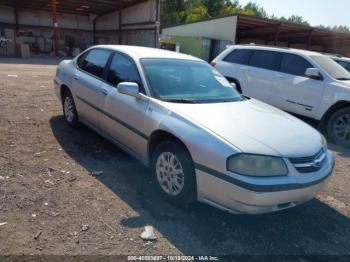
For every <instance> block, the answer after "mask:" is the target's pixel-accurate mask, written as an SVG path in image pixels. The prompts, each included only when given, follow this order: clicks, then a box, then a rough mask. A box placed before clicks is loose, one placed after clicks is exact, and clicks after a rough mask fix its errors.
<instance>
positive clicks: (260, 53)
mask: <svg viewBox="0 0 350 262" xmlns="http://www.w3.org/2000/svg"><path fill="white" fill-rule="evenodd" d="M281 57H282V54H281V53H278V52H274V51H264V50H256V51H254V53H253V54H252V56H251V57H250V60H249V65H250V66H254V67H259V68H263V69H268V70H278V69H279V67H280V64H281Z"/></svg>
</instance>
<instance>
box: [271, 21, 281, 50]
mask: <svg viewBox="0 0 350 262" xmlns="http://www.w3.org/2000/svg"><path fill="white" fill-rule="evenodd" d="M280 27H281V26H280V24H278V25H277V26H276V31H275V38H274V40H273V43H274V45H275V46H277V43H278V39H279V35H280Z"/></svg>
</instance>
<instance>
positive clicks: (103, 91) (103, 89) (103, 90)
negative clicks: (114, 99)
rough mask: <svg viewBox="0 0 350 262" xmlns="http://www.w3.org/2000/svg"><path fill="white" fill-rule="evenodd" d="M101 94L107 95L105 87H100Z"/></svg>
mask: <svg viewBox="0 0 350 262" xmlns="http://www.w3.org/2000/svg"><path fill="white" fill-rule="evenodd" d="M101 94H102V95H105V96H106V95H108V90H107V89H105V88H102V89H101Z"/></svg>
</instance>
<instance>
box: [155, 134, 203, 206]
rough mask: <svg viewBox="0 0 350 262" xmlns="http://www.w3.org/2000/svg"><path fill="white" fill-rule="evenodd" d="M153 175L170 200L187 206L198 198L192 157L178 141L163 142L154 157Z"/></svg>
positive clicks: (160, 189) (160, 190)
mask: <svg viewBox="0 0 350 262" xmlns="http://www.w3.org/2000/svg"><path fill="white" fill-rule="evenodd" d="M152 175H153V180H154V182H155V184H156V185H157V188H158V191H159V192H160V193H161V194H162V195H163V196H164V197H165V198H166V199H167V200H169V201H171V202H173V203H176V204H180V205H182V206H187V205H188V204H190V203H192V202H194V201H195V200H196V193H197V191H196V179H195V171H194V166H193V162H192V158H191V156H190V154H189V153H188V151H187V150H186V149H185V148H184V146H182V145H181V144H180V143H178V142H176V141H164V142H161V143H160V144H159V145H158V146H157V148H156V149H155V152H154V154H153V157H152Z"/></svg>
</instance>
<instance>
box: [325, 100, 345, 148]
mask: <svg viewBox="0 0 350 262" xmlns="http://www.w3.org/2000/svg"><path fill="white" fill-rule="evenodd" d="M327 134H328V136H329V137H330V138H331V139H332V141H333V142H334V143H336V144H337V145H341V146H346V147H350V107H347V108H344V109H340V110H338V111H336V112H335V113H334V114H333V115H332V116H331V118H330V119H329V120H328V123H327Z"/></svg>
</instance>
